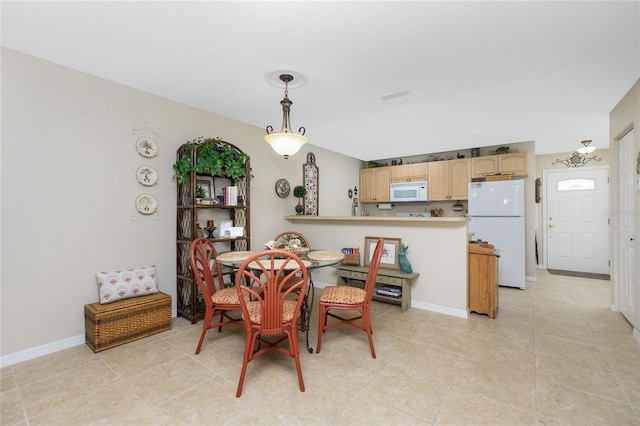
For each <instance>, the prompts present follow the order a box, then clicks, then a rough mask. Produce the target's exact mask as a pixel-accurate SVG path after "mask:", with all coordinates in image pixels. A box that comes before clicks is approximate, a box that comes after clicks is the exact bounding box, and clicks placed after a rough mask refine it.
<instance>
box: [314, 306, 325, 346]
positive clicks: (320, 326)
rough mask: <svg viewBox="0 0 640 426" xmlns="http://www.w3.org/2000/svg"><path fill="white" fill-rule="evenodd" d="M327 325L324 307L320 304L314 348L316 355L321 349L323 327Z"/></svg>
mask: <svg viewBox="0 0 640 426" xmlns="http://www.w3.org/2000/svg"><path fill="white" fill-rule="evenodd" d="M326 325H327V311H326V309H325V306H323V305H322V303H320V319H319V321H318V345H317V346H316V354H319V353H320V348H321V347H322V334H323V333H324V327H325V326H326Z"/></svg>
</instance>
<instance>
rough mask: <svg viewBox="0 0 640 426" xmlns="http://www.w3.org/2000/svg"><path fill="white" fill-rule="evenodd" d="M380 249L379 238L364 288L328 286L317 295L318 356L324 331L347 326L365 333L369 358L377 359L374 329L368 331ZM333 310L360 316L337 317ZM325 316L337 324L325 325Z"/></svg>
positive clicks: (380, 240)
mask: <svg viewBox="0 0 640 426" xmlns="http://www.w3.org/2000/svg"><path fill="white" fill-rule="evenodd" d="M383 249H384V239H382V238H380V239H379V240H378V243H377V244H376V248H375V250H374V252H373V256H372V258H371V263H369V271H368V273H367V280H366V281H365V284H364V289H362V288H358V287H351V286H346V285H341V286H327V287H325V288H324V290H323V291H322V295H321V296H320V321H319V324H318V347H317V348H316V353H318V354H319V353H320V346H321V345H322V334H323V333H324V332H325V331H327V330H329V329H330V328H334V327H338V326H340V325H344V324H348V325H351V326H353V327H355V328H358V329H360V330H364V331H365V332H366V333H367V337H368V338H369V347H370V348H371V356H372V357H373V358H375V357H376V350H375V349H374V347H373V338H372V336H371V335H372V334H373V330H372V329H371V298H372V297H373V289H374V287H375V283H376V275H377V274H378V267H379V266H380V259H381V258H382V250H383ZM331 311H334V312H331ZM335 311H358V312H359V314H360V315H358V316H356V317H354V318H343V317H342V316H340V315H338V314H336V313H335ZM328 317H332V318H335V319H337V320H338V321H336V322H332V323H328V322H327V320H328ZM357 320H361V321H357Z"/></svg>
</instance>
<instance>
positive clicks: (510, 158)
mask: <svg viewBox="0 0 640 426" xmlns="http://www.w3.org/2000/svg"><path fill="white" fill-rule="evenodd" d="M496 173H511V174H513V175H515V176H527V174H528V167H527V153H526V152H514V153H511V154H500V155H487V156H485V157H473V158H472V159H471V178H483V177H484V176H485V175H492V174H496Z"/></svg>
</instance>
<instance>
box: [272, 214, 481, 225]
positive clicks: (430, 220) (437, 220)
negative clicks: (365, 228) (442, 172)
mask: <svg viewBox="0 0 640 426" xmlns="http://www.w3.org/2000/svg"><path fill="white" fill-rule="evenodd" d="M284 218H285V219H286V220H290V221H306V222H345V221H346V222H363V223H366V222H386V223H389V224H392V223H393V224H402V223H405V224H408V223H412V224H417V223H421V224H445V223H452V224H453V223H457V224H460V223H467V222H468V221H469V218H468V217H461V216H455V217H416V216H413V217H406V216H405V217H396V216H308V215H292V216H285V217H284Z"/></svg>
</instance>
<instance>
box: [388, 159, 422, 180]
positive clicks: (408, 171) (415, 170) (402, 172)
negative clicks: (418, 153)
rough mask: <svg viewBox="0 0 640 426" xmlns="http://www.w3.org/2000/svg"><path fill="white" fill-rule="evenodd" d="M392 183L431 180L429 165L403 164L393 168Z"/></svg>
mask: <svg viewBox="0 0 640 426" xmlns="http://www.w3.org/2000/svg"><path fill="white" fill-rule="evenodd" d="M390 169H391V182H416V181H424V180H427V179H428V178H429V176H428V173H429V163H412V164H402V165H400V166H391V167H390Z"/></svg>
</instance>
